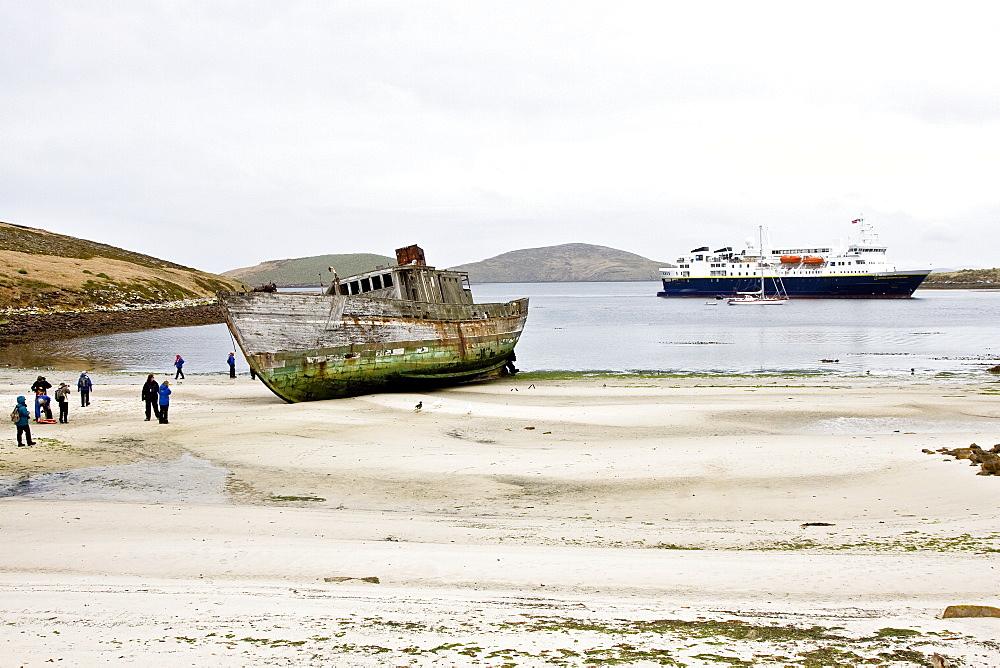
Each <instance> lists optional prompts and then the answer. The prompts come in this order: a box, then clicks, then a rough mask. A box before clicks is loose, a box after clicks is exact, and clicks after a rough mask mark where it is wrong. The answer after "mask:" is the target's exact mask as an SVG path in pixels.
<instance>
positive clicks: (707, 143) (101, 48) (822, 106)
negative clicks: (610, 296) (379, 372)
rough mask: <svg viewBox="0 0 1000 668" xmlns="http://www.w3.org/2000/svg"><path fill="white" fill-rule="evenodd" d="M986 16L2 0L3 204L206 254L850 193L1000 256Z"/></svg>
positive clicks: (544, 238) (462, 234)
mask: <svg viewBox="0 0 1000 668" xmlns="http://www.w3.org/2000/svg"><path fill="white" fill-rule="evenodd" d="M997 13H998V12H997V10H995V9H993V8H992V6H989V5H985V4H983V3H958V4H951V5H949V6H948V8H947V10H944V9H941V8H928V9H926V10H921V9H920V8H918V7H915V6H913V5H912V4H904V3H899V2H884V3H870V2H869V3H860V2H858V3H852V2H847V3H839V4H837V5H830V6H829V7H828V8H824V7H821V6H817V5H809V4H803V3H791V2H763V3H742V2H740V3H737V2H707V3H673V2H669V3H628V2H624V3H614V4H613V5H612V4H610V3H597V2H573V3H558V2H557V3H532V2H505V3H489V4H484V3H467V2H457V1H456V2H422V3H406V2H398V3H397V2H374V3H372V2H348V3H337V4H317V3H308V2H293V3H280V4H274V3H263V2H260V3H208V4H205V3H202V4H197V3H172V2H132V3H100V2H95V3H89V4H72V5H67V4H65V3H58V2H50V3H46V2H37V3H9V4H8V5H6V6H4V7H2V8H0V25H4V26H6V30H5V32H4V40H3V41H2V42H0V86H2V89H3V91H4V95H3V96H2V97H0V174H2V179H0V201H2V202H3V205H4V206H3V209H2V210H0V219H3V220H7V221H9V222H15V223H20V224H25V225H34V226H39V227H45V228H47V229H52V230H54V231H58V232H65V233H69V234H74V235H77V236H82V237H87V238H91V239H95V240H99V241H104V242H107V243H115V244H120V245H123V246H126V247H128V248H132V249H135V250H140V251H143V252H147V253H150V254H153V255H158V256H161V257H165V258H167V259H171V260H175V261H178V262H182V263H184V264H188V265H192V266H198V267H200V268H205V269H208V270H215V271H221V270H225V269H229V268H233V267H235V266H243V265H249V264H254V263H256V262H258V261H261V260H264V259H270V258H274V257H294V256H299V255H308V254H315V253H322V252H349V251H371V252H382V253H391V251H392V249H393V248H394V247H395V246H396V245H404V244H408V243H412V242H419V243H421V244H423V245H424V246H425V248H426V249H427V251H428V254H429V255H430V257H431V258H434V261H435V262H437V263H438V264H442V265H446V264H458V263H462V262H468V261H475V260H478V259H482V258H484V257H487V256H490V255H493V254H496V253H499V252H503V251H506V250H512V249H516V248H522V247H533V246H541V245H548V244H556V243H566V242H575V241H580V242H589V243H600V244H604V245H609V246H614V247H618V248H623V249H625V250H630V251H633V252H637V253H640V254H643V255H646V256H649V257H654V258H656V259H670V258H671V257H672V256H673V255H674V254H675V253H676V252H677V251H679V250H687V249H688V248H689V247H694V246H695V245H702V244H703V243H709V244H710V245H711V244H719V245H727V244H731V243H736V242H739V241H740V240H742V239H743V237H745V236H746V235H747V234H748V233H749V232H752V231H753V230H754V229H755V228H756V225H757V224H759V223H769V224H770V225H771V226H772V235H775V236H785V237H790V236H792V234H793V233H794V234H795V235H796V236H799V235H801V236H803V237H809V238H812V239H814V240H816V241H825V240H827V239H829V238H831V236H834V237H835V236H842V235H843V234H846V232H844V231H843V229H844V227H843V226H844V224H847V223H849V221H850V220H851V219H852V218H855V217H857V215H858V214H859V213H864V214H865V215H866V217H868V219H869V220H871V221H873V222H875V223H876V224H878V225H879V227H880V229H881V230H882V232H883V235H882V240H883V241H885V242H886V243H888V244H889V245H890V247H891V250H892V251H893V254H894V255H895V256H896V257H897V259H900V260H903V259H910V258H912V259H913V260H914V261H918V260H919V261H925V262H934V263H935V264H936V265H938V266H942V265H960V264H962V263H968V264H980V265H993V264H996V261H995V260H994V259H993V257H994V255H993V251H992V248H993V244H985V243H984V244H978V245H976V246H975V247H974V248H972V249H970V248H969V247H968V246H967V244H962V243H961V239H962V238H963V236H964V237H965V238H970V237H976V238H979V239H983V238H987V237H988V238H992V239H993V240H994V241H996V237H997V236H998V235H997V233H996V229H997V226H996V222H995V220H996V218H995V216H994V215H993V214H994V213H995V212H996V211H997V210H998V209H1000V203H998V201H997V199H998V195H997V192H996V187H995V184H996V183H997V181H998V176H1000V174H998V169H1000V167H998V165H1000V160H998V158H1000V118H998V116H1000V111H998V108H997V106H996V104H995V100H996V99H997V97H998V93H1000V91H998V86H1000V83H998V81H997V80H996V77H995V75H994V72H993V69H994V67H995V63H996V62H997V61H998V60H1000V58H998V56H1000V53H998V51H1000V45H998V43H997V41H996V40H995V39H994V36H993V34H992V32H993V26H994V25H996V19H997V18H998V16H997ZM848 227H849V225H848ZM939 229H948V230H951V231H952V232H951V233H952V234H954V235H955V238H956V241H954V242H950V241H947V240H945V239H939V237H938V236H937V235H938V233H937V232H936V231H935V230H939ZM832 230H841V231H838V232H835V233H833V234H832V235H831V231H832ZM709 236H710V237H711V239H705V238H704V237H709ZM904 253H905V254H906V255H907V256H909V257H907V258H903V257H901V256H902V255H903V254H904Z"/></svg>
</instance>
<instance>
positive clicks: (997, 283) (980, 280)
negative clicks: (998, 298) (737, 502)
mask: <svg viewBox="0 0 1000 668" xmlns="http://www.w3.org/2000/svg"><path fill="white" fill-rule="evenodd" d="M920 287H921V288H937V289H947V288H993V289H996V288H1000V269H961V270H959V271H947V272H941V273H937V272H935V273H933V274H931V275H930V276H928V277H927V278H926V279H924V282H923V283H921V284H920Z"/></svg>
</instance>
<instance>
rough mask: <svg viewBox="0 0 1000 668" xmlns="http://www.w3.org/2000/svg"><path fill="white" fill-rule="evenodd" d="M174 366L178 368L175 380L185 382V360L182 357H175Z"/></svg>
mask: <svg viewBox="0 0 1000 668" xmlns="http://www.w3.org/2000/svg"><path fill="white" fill-rule="evenodd" d="M174 366H175V367H176V368H177V373H175V374H174V380H177V379H178V378H180V379H181V380H184V358H183V357H181V356H180V355H175V356H174Z"/></svg>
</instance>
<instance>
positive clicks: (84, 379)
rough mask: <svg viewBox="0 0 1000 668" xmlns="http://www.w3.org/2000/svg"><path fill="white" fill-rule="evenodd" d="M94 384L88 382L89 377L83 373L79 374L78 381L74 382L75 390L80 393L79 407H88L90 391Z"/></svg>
mask: <svg viewBox="0 0 1000 668" xmlns="http://www.w3.org/2000/svg"><path fill="white" fill-rule="evenodd" d="M93 388H94V384H93V383H92V382H91V381H90V376H88V375H87V372H86V371H84V372H83V373H81V374H80V379H79V380H77V381H76V389H77V390H79V391H80V406H89V405H90V390H92V389H93Z"/></svg>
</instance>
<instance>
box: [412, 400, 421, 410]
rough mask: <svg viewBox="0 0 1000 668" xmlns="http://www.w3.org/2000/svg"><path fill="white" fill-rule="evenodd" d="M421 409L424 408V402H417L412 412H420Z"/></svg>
mask: <svg viewBox="0 0 1000 668" xmlns="http://www.w3.org/2000/svg"><path fill="white" fill-rule="evenodd" d="M423 407H424V402H422V401H418V402H417V405H416V406H414V407H413V410H415V411H419V410H420V409H421V408H423Z"/></svg>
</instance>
